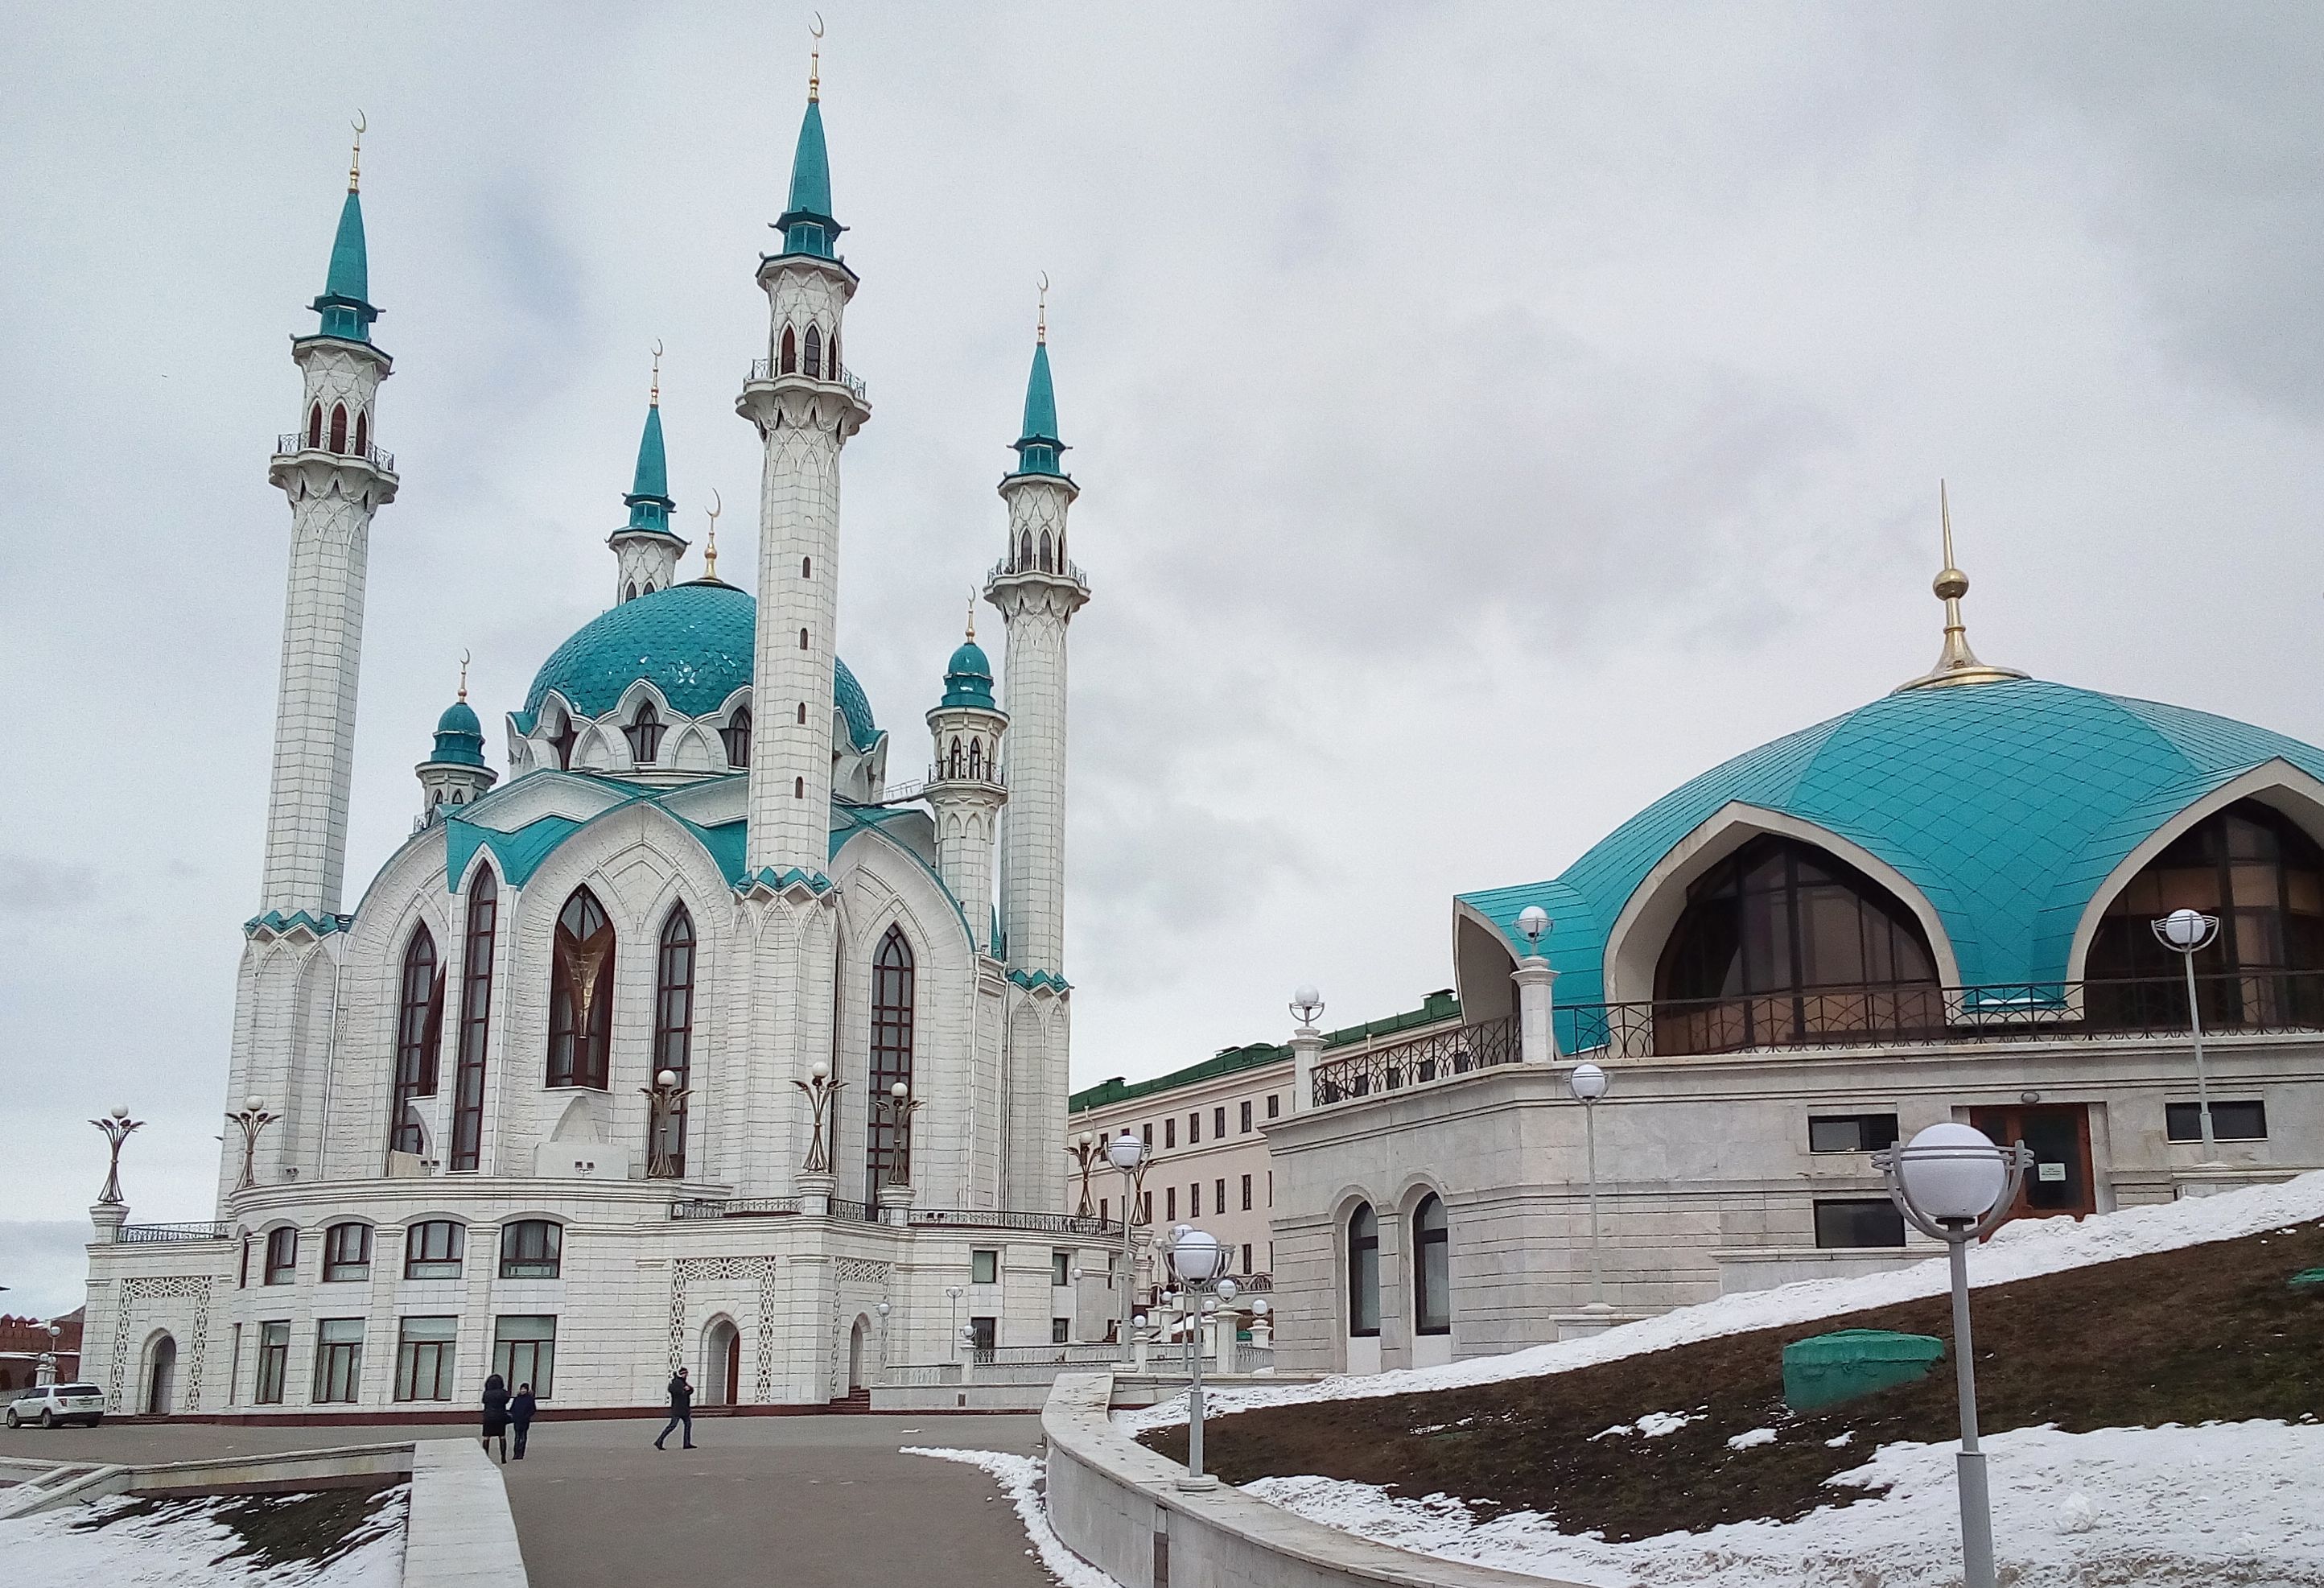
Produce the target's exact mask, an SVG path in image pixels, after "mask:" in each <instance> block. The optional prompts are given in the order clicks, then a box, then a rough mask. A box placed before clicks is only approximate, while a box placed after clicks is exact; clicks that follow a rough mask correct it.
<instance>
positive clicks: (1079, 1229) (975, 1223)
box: [912, 1207, 1121, 1239]
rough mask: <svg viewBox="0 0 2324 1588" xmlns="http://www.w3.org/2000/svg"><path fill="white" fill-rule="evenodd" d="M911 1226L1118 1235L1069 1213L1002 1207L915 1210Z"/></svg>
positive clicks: (1116, 1229)
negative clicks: (1027, 1210) (923, 1225)
mask: <svg viewBox="0 0 2324 1588" xmlns="http://www.w3.org/2000/svg"><path fill="white" fill-rule="evenodd" d="M912 1223H915V1224H937V1225H949V1226H952V1227H954V1228H959V1229H969V1230H1029V1231H1033V1232H1035V1233H1039V1234H1044V1235H1087V1236H1091V1237H1093V1238H1094V1237H1098V1236H1102V1235H1104V1234H1106V1233H1109V1232H1111V1233H1112V1234H1113V1235H1114V1236H1115V1237H1116V1238H1117V1239H1118V1238H1119V1237H1120V1234H1121V1225H1120V1223H1106V1222H1105V1221H1104V1220H1103V1219H1094V1218H1088V1219H1085V1218H1082V1217H1080V1216H1079V1215H1077V1214H1069V1213H1031V1212H1025V1211H1020V1210H1019V1209H1015V1208H1006V1207H916V1208H914V1209H913V1210H912Z"/></svg>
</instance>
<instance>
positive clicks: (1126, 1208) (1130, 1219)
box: [1082, 1131, 1146, 1362]
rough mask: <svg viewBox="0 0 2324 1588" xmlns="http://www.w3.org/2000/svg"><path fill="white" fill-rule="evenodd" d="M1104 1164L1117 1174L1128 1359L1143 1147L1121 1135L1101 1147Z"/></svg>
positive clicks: (1123, 1351)
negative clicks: (1134, 1231) (1133, 1235)
mask: <svg viewBox="0 0 2324 1588" xmlns="http://www.w3.org/2000/svg"><path fill="white" fill-rule="evenodd" d="M1105 1160H1106V1162H1108V1163H1110V1164H1111V1165H1112V1166H1113V1167H1114V1168H1117V1169H1120V1171H1121V1355H1122V1360H1123V1361H1125V1362H1127V1361H1128V1360H1129V1359H1130V1292H1132V1291H1133V1290H1135V1289H1137V1288H1138V1266H1137V1259H1136V1258H1135V1256H1134V1255H1133V1254H1132V1252H1131V1250H1130V1228H1131V1226H1132V1225H1135V1224H1139V1223H1144V1222H1145V1217H1144V1215H1143V1214H1141V1213H1140V1212H1139V1201H1138V1196H1139V1185H1140V1184H1141V1183H1142V1182H1143V1181H1144V1180H1145V1178H1146V1143H1145V1142H1143V1141H1141V1140H1139V1139H1138V1138H1137V1137H1136V1136H1133V1135H1131V1134H1130V1132H1129V1131H1122V1133H1121V1134H1120V1135H1119V1136H1116V1137H1115V1138H1114V1139H1113V1140H1111V1141H1109V1142H1107V1143H1106V1144H1105ZM1084 1177H1086V1171H1084ZM1082 1205H1084V1207H1086V1206H1087V1205H1089V1193H1088V1191H1086V1190H1084V1192H1083V1193H1082Z"/></svg>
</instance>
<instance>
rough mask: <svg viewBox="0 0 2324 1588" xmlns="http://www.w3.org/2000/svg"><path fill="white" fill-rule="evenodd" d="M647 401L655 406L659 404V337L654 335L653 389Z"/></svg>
mask: <svg viewBox="0 0 2324 1588" xmlns="http://www.w3.org/2000/svg"><path fill="white" fill-rule="evenodd" d="M647 401H648V402H651V403H652V404H653V406H655V407H656V408H659V407H660V406H661V338H660V337H655V338H654V345H653V390H652V392H650V393H649V395H648V397H647Z"/></svg>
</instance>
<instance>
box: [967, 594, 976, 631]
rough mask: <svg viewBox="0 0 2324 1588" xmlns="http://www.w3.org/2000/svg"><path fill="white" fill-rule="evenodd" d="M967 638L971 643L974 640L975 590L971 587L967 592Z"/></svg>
mask: <svg viewBox="0 0 2324 1588" xmlns="http://www.w3.org/2000/svg"><path fill="white" fill-rule="evenodd" d="M968 639H969V643H971V644H974V643H975V642H976V592H975V591H974V590H973V589H972V590H970V591H969V593H968Z"/></svg>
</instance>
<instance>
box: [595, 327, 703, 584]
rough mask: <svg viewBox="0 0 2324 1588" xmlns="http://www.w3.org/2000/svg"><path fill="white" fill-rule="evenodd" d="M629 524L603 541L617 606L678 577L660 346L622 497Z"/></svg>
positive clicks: (679, 544)
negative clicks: (614, 567) (632, 470)
mask: <svg viewBox="0 0 2324 1588" xmlns="http://www.w3.org/2000/svg"><path fill="white" fill-rule="evenodd" d="M622 505H623V506H625V507H627V508H628V509H629V510H630V522H628V523H626V524H623V525H622V527H621V528H620V529H618V530H615V531H613V533H612V534H611V535H609V536H607V537H606V539H605V544H606V545H608V546H611V547H612V548H613V556H614V557H615V558H616V559H619V561H620V564H621V568H620V572H619V573H618V575H617V576H616V579H615V584H614V587H613V601H614V604H615V605H620V604H621V603H622V602H624V601H633V600H635V599H636V598H637V597H639V596H641V595H652V594H653V593H654V592H655V591H656V590H667V589H669V586H670V584H671V582H672V581H673V580H675V579H676V578H677V577H678V559H679V558H680V557H683V556H684V555H685V554H686V542H685V540H682V539H681V538H680V537H679V536H678V531H675V530H673V529H671V528H670V527H669V515H670V514H671V513H672V512H676V511H677V510H678V503H675V502H673V501H671V500H670V497H669V458H668V457H665V456H664V455H663V452H662V447H661V344H660V343H659V342H656V343H655V344H654V369H653V389H652V391H651V392H650V394H649V395H648V397H647V399H646V429H645V434H644V435H642V436H641V437H639V438H638V469H637V473H636V475H633V476H632V478H631V481H630V494H628V495H626V496H624V497H622Z"/></svg>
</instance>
